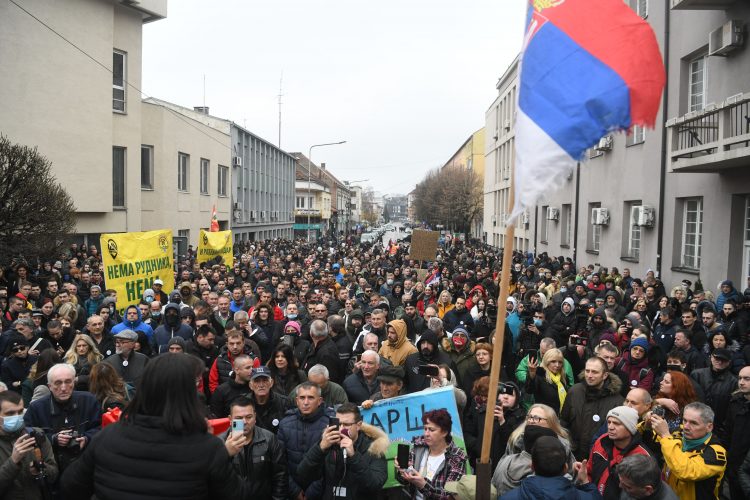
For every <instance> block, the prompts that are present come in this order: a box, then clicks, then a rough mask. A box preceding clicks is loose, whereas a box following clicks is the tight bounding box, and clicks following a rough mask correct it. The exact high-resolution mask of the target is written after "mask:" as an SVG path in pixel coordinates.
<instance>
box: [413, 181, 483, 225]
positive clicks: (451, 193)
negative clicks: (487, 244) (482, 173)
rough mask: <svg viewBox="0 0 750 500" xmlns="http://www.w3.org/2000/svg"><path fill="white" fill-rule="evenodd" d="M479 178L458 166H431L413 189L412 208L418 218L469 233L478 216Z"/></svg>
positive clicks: (480, 187)
mask: <svg viewBox="0 0 750 500" xmlns="http://www.w3.org/2000/svg"><path fill="white" fill-rule="evenodd" d="M483 199H484V196H483V192H482V178H481V177H479V176H478V175H477V174H476V172H474V171H473V170H465V169H463V168H461V167H447V168H443V169H439V168H438V169H434V170H431V171H430V172H428V173H427V175H426V176H425V177H424V179H422V182H420V183H419V184H417V187H416V189H415V191H414V208H415V211H416V214H417V219H418V220H419V221H425V222H427V223H428V224H431V225H433V226H434V225H437V224H443V225H444V226H446V227H447V228H449V229H452V230H456V231H461V232H469V231H470V230H471V225H472V223H473V222H474V220H476V219H477V218H478V217H481V214H482V208H483Z"/></svg>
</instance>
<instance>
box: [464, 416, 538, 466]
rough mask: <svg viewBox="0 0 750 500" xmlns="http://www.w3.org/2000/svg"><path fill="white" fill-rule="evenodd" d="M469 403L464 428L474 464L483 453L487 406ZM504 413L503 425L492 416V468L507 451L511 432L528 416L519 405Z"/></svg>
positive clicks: (465, 438) (465, 439) (468, 449)
mask: <svg viewBox="0 0 750 500" xmlns="http://www.w3.org/2000/svg"><path fill="white" fill-rule="evenodd" d="M469 405H470V406H468V407H467V411H466V412H465V417H464V421H463V429H464V441H465V443H466V451H468V453H469V457H470V459H471V461H472V464H473V463H475V462H476V461H477V460H478V459H479V457H480V456H481V454H482V439H483V437H484V425H485V417H486V416H487V406H486V405H483V406H481V407H479V408H477V406H476V404H474V402H473V401H470V402H469ZM503 415H504V417H505V423H503V425H500V424H499V423H498V422H497V418H495V417H494V416H493V418H492V440H491V442H490V463H491V464H492V470H495V467H496V466H497V464H498V462H500V458H501V457H502V456H503V454H504V453H505V447H506V446H507V444H508V438H509V437H510V434H511V433H512V432H513V431H514V430H515V429H516V427H518V426H519V425H521V423H523V421H524V419H525V418H526V412H525V411H524V410H523V408H521V407H519V406H518V405H516V407H515V408H511V409H508V410H505V411H504V412H503Z"/></svg>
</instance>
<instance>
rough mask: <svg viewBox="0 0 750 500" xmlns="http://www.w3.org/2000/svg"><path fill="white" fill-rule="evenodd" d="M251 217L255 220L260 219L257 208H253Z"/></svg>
mask: <svg viewBox="0 0 750 500" xmlns="http://www.w3.org/2000/svg"><path fill="white" fill-rule="evenodd" d="M250 218H251V219H253V220H257V219H258V211H257V210H252V211H251V212H250Z"/></svg>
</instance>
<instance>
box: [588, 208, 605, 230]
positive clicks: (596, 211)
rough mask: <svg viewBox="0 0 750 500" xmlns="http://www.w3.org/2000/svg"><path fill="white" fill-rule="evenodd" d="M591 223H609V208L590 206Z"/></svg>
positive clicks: (599, 224) (602, 224) (596, 224)
mask: <svg viewBox="0 0 750 500" xmlns="http://www.w3.org/2000/svg"><path fill="white" fill-rule="evenodd" d="M591 223H592V224H593V225H595V226H606V225H607V224H609V210H608V209H606V208H592V209H591Z"/></svg>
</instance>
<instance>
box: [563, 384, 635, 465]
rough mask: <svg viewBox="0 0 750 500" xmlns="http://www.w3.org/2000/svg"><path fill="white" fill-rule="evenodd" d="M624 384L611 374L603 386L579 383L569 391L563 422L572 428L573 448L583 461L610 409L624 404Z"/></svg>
mask: <svg viewBox="0 0 750 500" xmlns="http://www.w3.org/2000/svg"><path fill="white" fill-rule="evenodd" d="M621 387H622V382H621V381H620V379H619V378H618V377H616V376H612V375H610V376H608V377H607V378H606V379H605V380H604V385H602V387H601V388H594V387H589V386H588V385H586V383H585V382H579V383H577V384H576V385H574V386H573V387H571V389H570V391H568V396H567V397H566V398H565V404H563V407H562V410H561V412H560V423H561V424H562V426H563V427H565V428H566V429H568V430H570V434H571V436H572V437H573V438H572V440H571V450H572V451H573V454H574V455H575V456H576V458H578V459H579V460H580V459H583V458H587V457H588V456H589V451H590V448H591V437H592V436H593V435H594V433H595V432H596V431H597V429H599V426H600V425H601V424H602V422H604V421H605V420H606V418H607V413H608V412H609V410H611V409H612V408H614V407H616V406H620V405H621V404H622V396H621V395H620V388H621Z"/></svg>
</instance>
